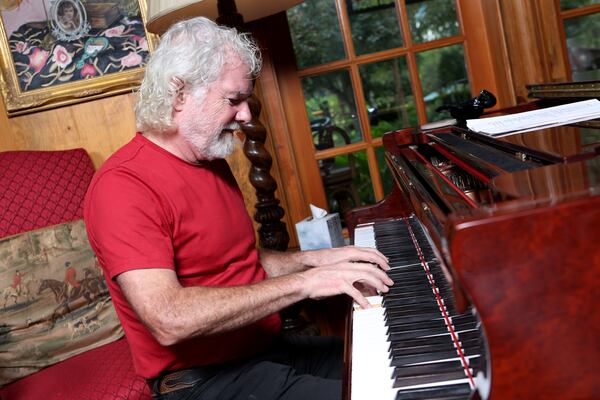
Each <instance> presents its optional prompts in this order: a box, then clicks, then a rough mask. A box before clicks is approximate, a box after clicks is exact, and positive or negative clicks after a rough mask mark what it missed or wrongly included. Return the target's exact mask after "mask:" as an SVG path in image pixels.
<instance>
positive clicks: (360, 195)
mask: <svg viewBox="0 0 600 400" xmlns="http://www.w3.org/2000/svg"><path fill="white" fill-rule="evenodd" d="M319 168H320V170H321V178H322V179H323V187H324V189H325V194H326V196H327V203H328V204H329V211H330V212H338V213H340V216H341V217H342V224H344V225H345V223H344V222H343V218H344V215H345V214H346V213H347V212H348V211H350V210H351V209H353V208H355V207H358V206H361V205H365V204H373V203H374V202H375V195H374V193H373V185H371V176H370V175H369V166H368V163H367V154H366V152H365V151H357V152H355V153H349V154H343V155H340V156H336V157H332V158H327V159H324V160H319Z"/></svg>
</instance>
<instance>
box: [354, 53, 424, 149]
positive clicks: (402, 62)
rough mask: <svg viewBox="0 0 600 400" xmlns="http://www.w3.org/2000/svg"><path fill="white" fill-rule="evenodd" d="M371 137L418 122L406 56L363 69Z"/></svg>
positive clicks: (361, 73) (362, 79)
mask: <svg viewBox="0 0 600 400" xmlns="http://www.w3.org/2000/svg"><path fill="white" fill-rule="evenodd" d="M360 77H361V81H362V85H363V92H364V94H365V103H366V105H367V108H368V111H369V123H370V124H371V136H372V137H381V136H382V135H383V134H384V133H385V132H388V131H391V130H395V129H400V128H403V127H407V126H415V125H417V123H418V119H417V111H416V108H415V99H414V96H413V93H412V88H411V86H410V77H409V74H408V67H407V65H406V58H405V57H398V58H394V59H391V60H386V61H381V62H377V63H372V64H365V65H361V66H360Z"/></svg>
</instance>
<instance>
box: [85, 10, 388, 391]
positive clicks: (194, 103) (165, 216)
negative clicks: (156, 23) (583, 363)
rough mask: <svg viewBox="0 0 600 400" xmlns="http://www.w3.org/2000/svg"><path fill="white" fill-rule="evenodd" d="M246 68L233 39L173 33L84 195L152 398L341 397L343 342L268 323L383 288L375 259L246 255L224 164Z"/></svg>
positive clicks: (205, 25)
mask: <svg viewBox="0 0 600 400" xmlns="http://www.w3.org/2000/svg"><path fill="white" fill-rule="evenodd" d="M259 69H260V55H259V53H258V49H257V48H256V46H255V45H254V44H253V43H252V42H251V40H250V39H249V38H248V37H247V36H246V35H243V34H238V33H237V32H236V31H235V30H232V29H229V28H224V27H219V26H217V25H216V24H214V23H213V22H211V21H209V20H207V19H204V18H194V19H191V20H187V21H182V22H179V23H177V24H175V25H174V26H173V27H171V29H170V30H169V31H167V33H165V35H164V36H163V37H162V40H161V43H160V45H159V46H158V48H157V49H156V51H155V52H154V54H153V55H152V57H151V60H150V61H149V63H148V66H147V67H146V75H145V78H144V81H143V83H142V86H141V89H140V97H139V102H138V104H137V106H136V118H137V124H138V129H139V132H138V133H137V134H136V136H135V137H134V138H133V139H132V141H131V142H129V143H128V144H126V145H125V146H123V147H122V148H121V149H120V150H118V151H117V152H116V153H115V154H114V155H113V156H112V157H111V158H109V160H107V162H106V163H105V164H104V165H103V166H102V168H100V170H99V171H98V172H97V174H96V176H95V177H94V179H93V181H92V183H91V185H90V189H89V191H88V193H87V196H86V202H85V221H86V226H87V229H88V236H89V239H90V243H91V245H92V247H93V248H94V250H95V252H96V255H97V257H98V259H99V261H100V263H101V265H102V268H103V270H104V273H105V274H106V276H107V278H108V279H107V280H108V283H109V289H110V293H111V295H112V298H113V301H114V304H115V307H116V310H117V313H118V315H119V318H120V319H121V322H122V325H123V327H124V329H125V333H126V335H127V338H128V341H129V345H130V347H131V352H132V355H133V359H134V365H135V368H136V371H137V373H138V374H140V375H141V376H143V377H145V378H146V379H147V380H148V383H149V385H150V387H151V390H152V392H153V395H154V396H156V397H157V398H163V399H166V398H168V399H175V398H182V399H183V398H185V399H192V398H193V399H213V398H219V399H237V398H240V399H241V398H243V399H336V398H340V397H341V375H342V345H341V344H340V343H339V341H338V340H335V339H333V338H319V337H317V338H313V337H296V338H290V337H282V336H281V335H280V332H279V330H280V320H279V317H278V314H277V313H278V311H280V310H281V309H283V308H285V307H288V306H290V305H291V304H293V303H296V302H298V301H300V300H303V299H307V298H311V299H319V298H325V297H328V296H333V295H338V294H341V293H345V294H347V295H349V296H351V297H352V298H353V299H354V300H355V301H357V302H358V303H359V304H360V305H362V306H368V303H367V301H366V299H365V297H364V296H363V295H362V294H361V293H360V291H359V290H357V288H356V286H355V284H356V285H357V284H366V285H368V286H370V287H372V288H374V289H377V290H380V291H383V292H386V291H387V290H388V286H389V285H391V284H392V281H391V280H390V278H389V277H388V276H387V274H386V273H385V272H384V271H385V270H387V269H389V266H388V263H387V260H386V258H385V257H384V256H383V255H382V254H381V253H379V252H378V251H377V250H374V249H366V248H358V247H345V248H338V249H328V250H318V251H309V252H297V253H278V252H272V251H260V252H259V251H257V250H256V248H255V240H254V232H253V227H252V224H251V221H250V218H249V216H248V215H247V212H246V208H245V206H244V202H243V198H242V196H241V193H240V190H239V188H238V187H237V184H236V182H235V179H234V178H233V175H232V174H231V171H230V170H229V167H228V165H227V163H226V161H225V160H223V158H224V157H226V156H227V155H228V154H229V153H230V152H231V151H232V149H233V146H234V131H235V130H237V129H238V122H247V121H249V120H250V118H251V115H250V110H249V108H248V103H247V99H248V97H249V96H250V95H251V93H252V90H253V81H254V78H255V77H256V76H257V74H258V72H259ZM377 266H379V267H377Z"/></svg>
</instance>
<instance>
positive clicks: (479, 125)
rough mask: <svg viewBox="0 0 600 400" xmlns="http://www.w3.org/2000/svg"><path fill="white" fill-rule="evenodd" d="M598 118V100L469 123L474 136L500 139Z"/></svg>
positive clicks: (599, 106)
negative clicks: (479, 135) (475, 133)
mask: <svg viewBox="0 0 600 400" xmlns="http://www.w3.org/2000/svg"><path fill="white" fill-rule="evenodd" d="M595 118H600V101H599V100H598V99H591V100H584V101H578V102H575V103H570V104H563V105H560V106H555V107H548V108H543V109H540V110H533V111H525V112H522V113H517V114H510V115H503V116H500V117H490V118H481V119H469V120H467V127H468V128H469V129H470V130H472V131H474V132H479V133H481V134H484V135H488V136H493V137H500V136H506V135H512V134H515V133H522V132H528V131H533V130H536V129H544V128H550V127H553V126H559V125H567V124H571V123H575V122H580V121H587V120H590V119H595Z"/></svg>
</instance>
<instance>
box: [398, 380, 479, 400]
mask: <svg viewBox="0 0 600 400" xmlns="http://www.w3.org/2000/svg"><path fill="white" fill-rule="evenodd" d="M470 394H471V386H470V385H469V384H468V383H459V384H454V385H446V386H433V387H426V388H419V389H400V390H398V393H397V394H396V400H431V399H440V398H442V396H446V397H449V396H465V397H464V398H465V399H468V396H469V395H470Z"/></svg>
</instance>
